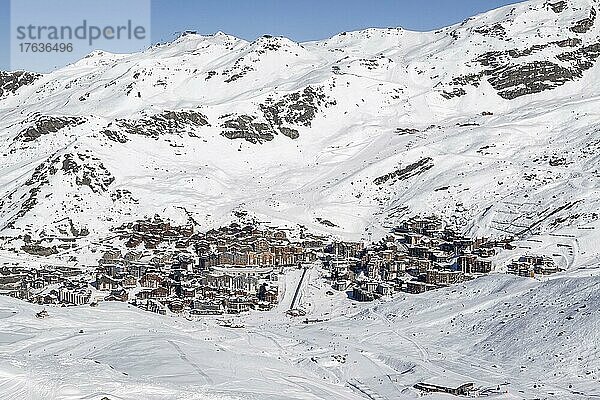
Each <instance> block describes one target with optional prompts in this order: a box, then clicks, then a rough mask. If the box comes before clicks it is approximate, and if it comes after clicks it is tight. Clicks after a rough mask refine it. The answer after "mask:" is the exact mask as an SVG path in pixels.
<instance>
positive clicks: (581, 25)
mask: <svg viewBox="0 0 600 400" xmlns="http://www.w3.org/2000/svg"><path fill="white" fill-rule="evenodd" d="M594 21H596V9H595V8H594V7H592V10H591V11H590V16H589V17H588V18H584V19H582V20H580V21H577V22H576V23H575V25H573V26H572V27H571V28H569V29H571V31H572V32H575V33H586V32H587V31H589V30H590V29H592V27H593V26H594Z"/></svg>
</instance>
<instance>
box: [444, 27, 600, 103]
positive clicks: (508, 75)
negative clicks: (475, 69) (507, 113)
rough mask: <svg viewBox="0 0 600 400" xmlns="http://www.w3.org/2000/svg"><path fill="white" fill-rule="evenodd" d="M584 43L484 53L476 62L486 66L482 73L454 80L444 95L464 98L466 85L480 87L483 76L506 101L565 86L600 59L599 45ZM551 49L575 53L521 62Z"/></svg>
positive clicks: (574, 40) (562, 42)
mask: <svg viewBox="0 0 600 400" xmlns="http://www.w3.org/2000/svg"><path fill="white" fill-rule="evenodd" d="M581 44H582V40H581V39H579V38H567V39H564V40H559V41H553V42H550V43H548V44H544V45H534V46H530V47H528V48H525V49H511V50H506V51H490V52H487V53H484V54H482V55H481V56H479V57H477V58H476V59H475V60H474V62H477V63H479V64H480V65H481V66H482V67H484V69H483V70H482V71H481V72H479V73H473V74H469V75H462V76H458V77H454V78H453V79H452V80H451V81H450V86H451V89H450V90H443V91H442V92H441V95H442V96H443V97H445V98H446V99H451V98H453V97H460V96H464V95H465V94H466V90H465V89H464V87H465V86H473V87H478V86H479V85H480V83H481V79H483V78H484V77H486V78H487V80H488V82H489V83H490V84H491V85H492V87H493V88H494V89H496V90H497V91H498V95H499V96H501V97H502V98H504V99H507V100H512V99H515V98H517V97H521V96H525V95H528V94H533V93H539V92H542V91H545V90H549V89H553V88H556V87H559V86H562V85H564V84H565V83H567V82H571V81H574V80H576V79H579V78H581V77H582V76H583V72H584V71H586V70H588V69H590V68H591V67H592V66H593V65H594V63H595V62H596V60H597V59H598V57H599V56H600V43H594V44H591V45H587V46H582V47H579V46H581ZM549 47H556V48H560V49H566V48H571V49H576V50H572V51H567V52H563V53H559V54H558V55H556V56H555V60H547V59H545V60H539V61H529V62H524V63H523V62H520V63H519V62H518V61H519V60H518V59H519V58H522V57H526V56H531V55H532V54H535V53H537V52H539V51H541V50H543V49H546V48H549ZM565 63H567V64H565Z"/></svg>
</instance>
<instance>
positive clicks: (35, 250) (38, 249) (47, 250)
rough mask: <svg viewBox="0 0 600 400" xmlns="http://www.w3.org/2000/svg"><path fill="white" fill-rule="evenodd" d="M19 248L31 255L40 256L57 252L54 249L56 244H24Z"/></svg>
mask: <svg viewBox="0 0 600 400" xmlns="http://www.w3.org/2000/svg"><path fill="white" fill-rule="evenodd" d="M21 250H23V251H24V252H26V253H29V254H31V255H34V256H41V257H48V256H51V255H53V254H58V250H57V249H56V246H53V247H45V246H41V245H39V244H26V245H24V246H22V247H21Z"/></svg>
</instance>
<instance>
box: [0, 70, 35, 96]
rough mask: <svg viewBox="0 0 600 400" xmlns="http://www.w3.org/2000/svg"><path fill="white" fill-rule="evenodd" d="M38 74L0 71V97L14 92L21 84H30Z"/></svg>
mask: <svg viewBox="0 0 600 400" xmlns="http://www.w3.org/2000/svg"><path fill="white" fill-rule="evenodd" d="M40 76H41V75H40V74H35V73H31V72H26V71H14V72H4V71H0V99H1V98H3V97H5V96H8V95H9V94H11V93H15V92H16V91H17V90H19V88H21V87H22V86H25V85H30V84H32V83H33V82H35V81H36V80H37V79H38V78H39V77H40Z"/></svg>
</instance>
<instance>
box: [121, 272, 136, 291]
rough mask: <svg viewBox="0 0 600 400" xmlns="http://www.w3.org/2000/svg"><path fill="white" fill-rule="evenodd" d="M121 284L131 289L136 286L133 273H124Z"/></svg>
mask: <svg viewBox="0 0 600 400" xmlns="http://www.w3.org/2000/svg"><path fill="white" fill-rule="evenodd" d="M121 286H123V287H124V288H125V289H132V288H134V287H136V286H137V279H136V277H135V276H133V275H125V276H124V277H123V279H122V280H121Z"/></svg>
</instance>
